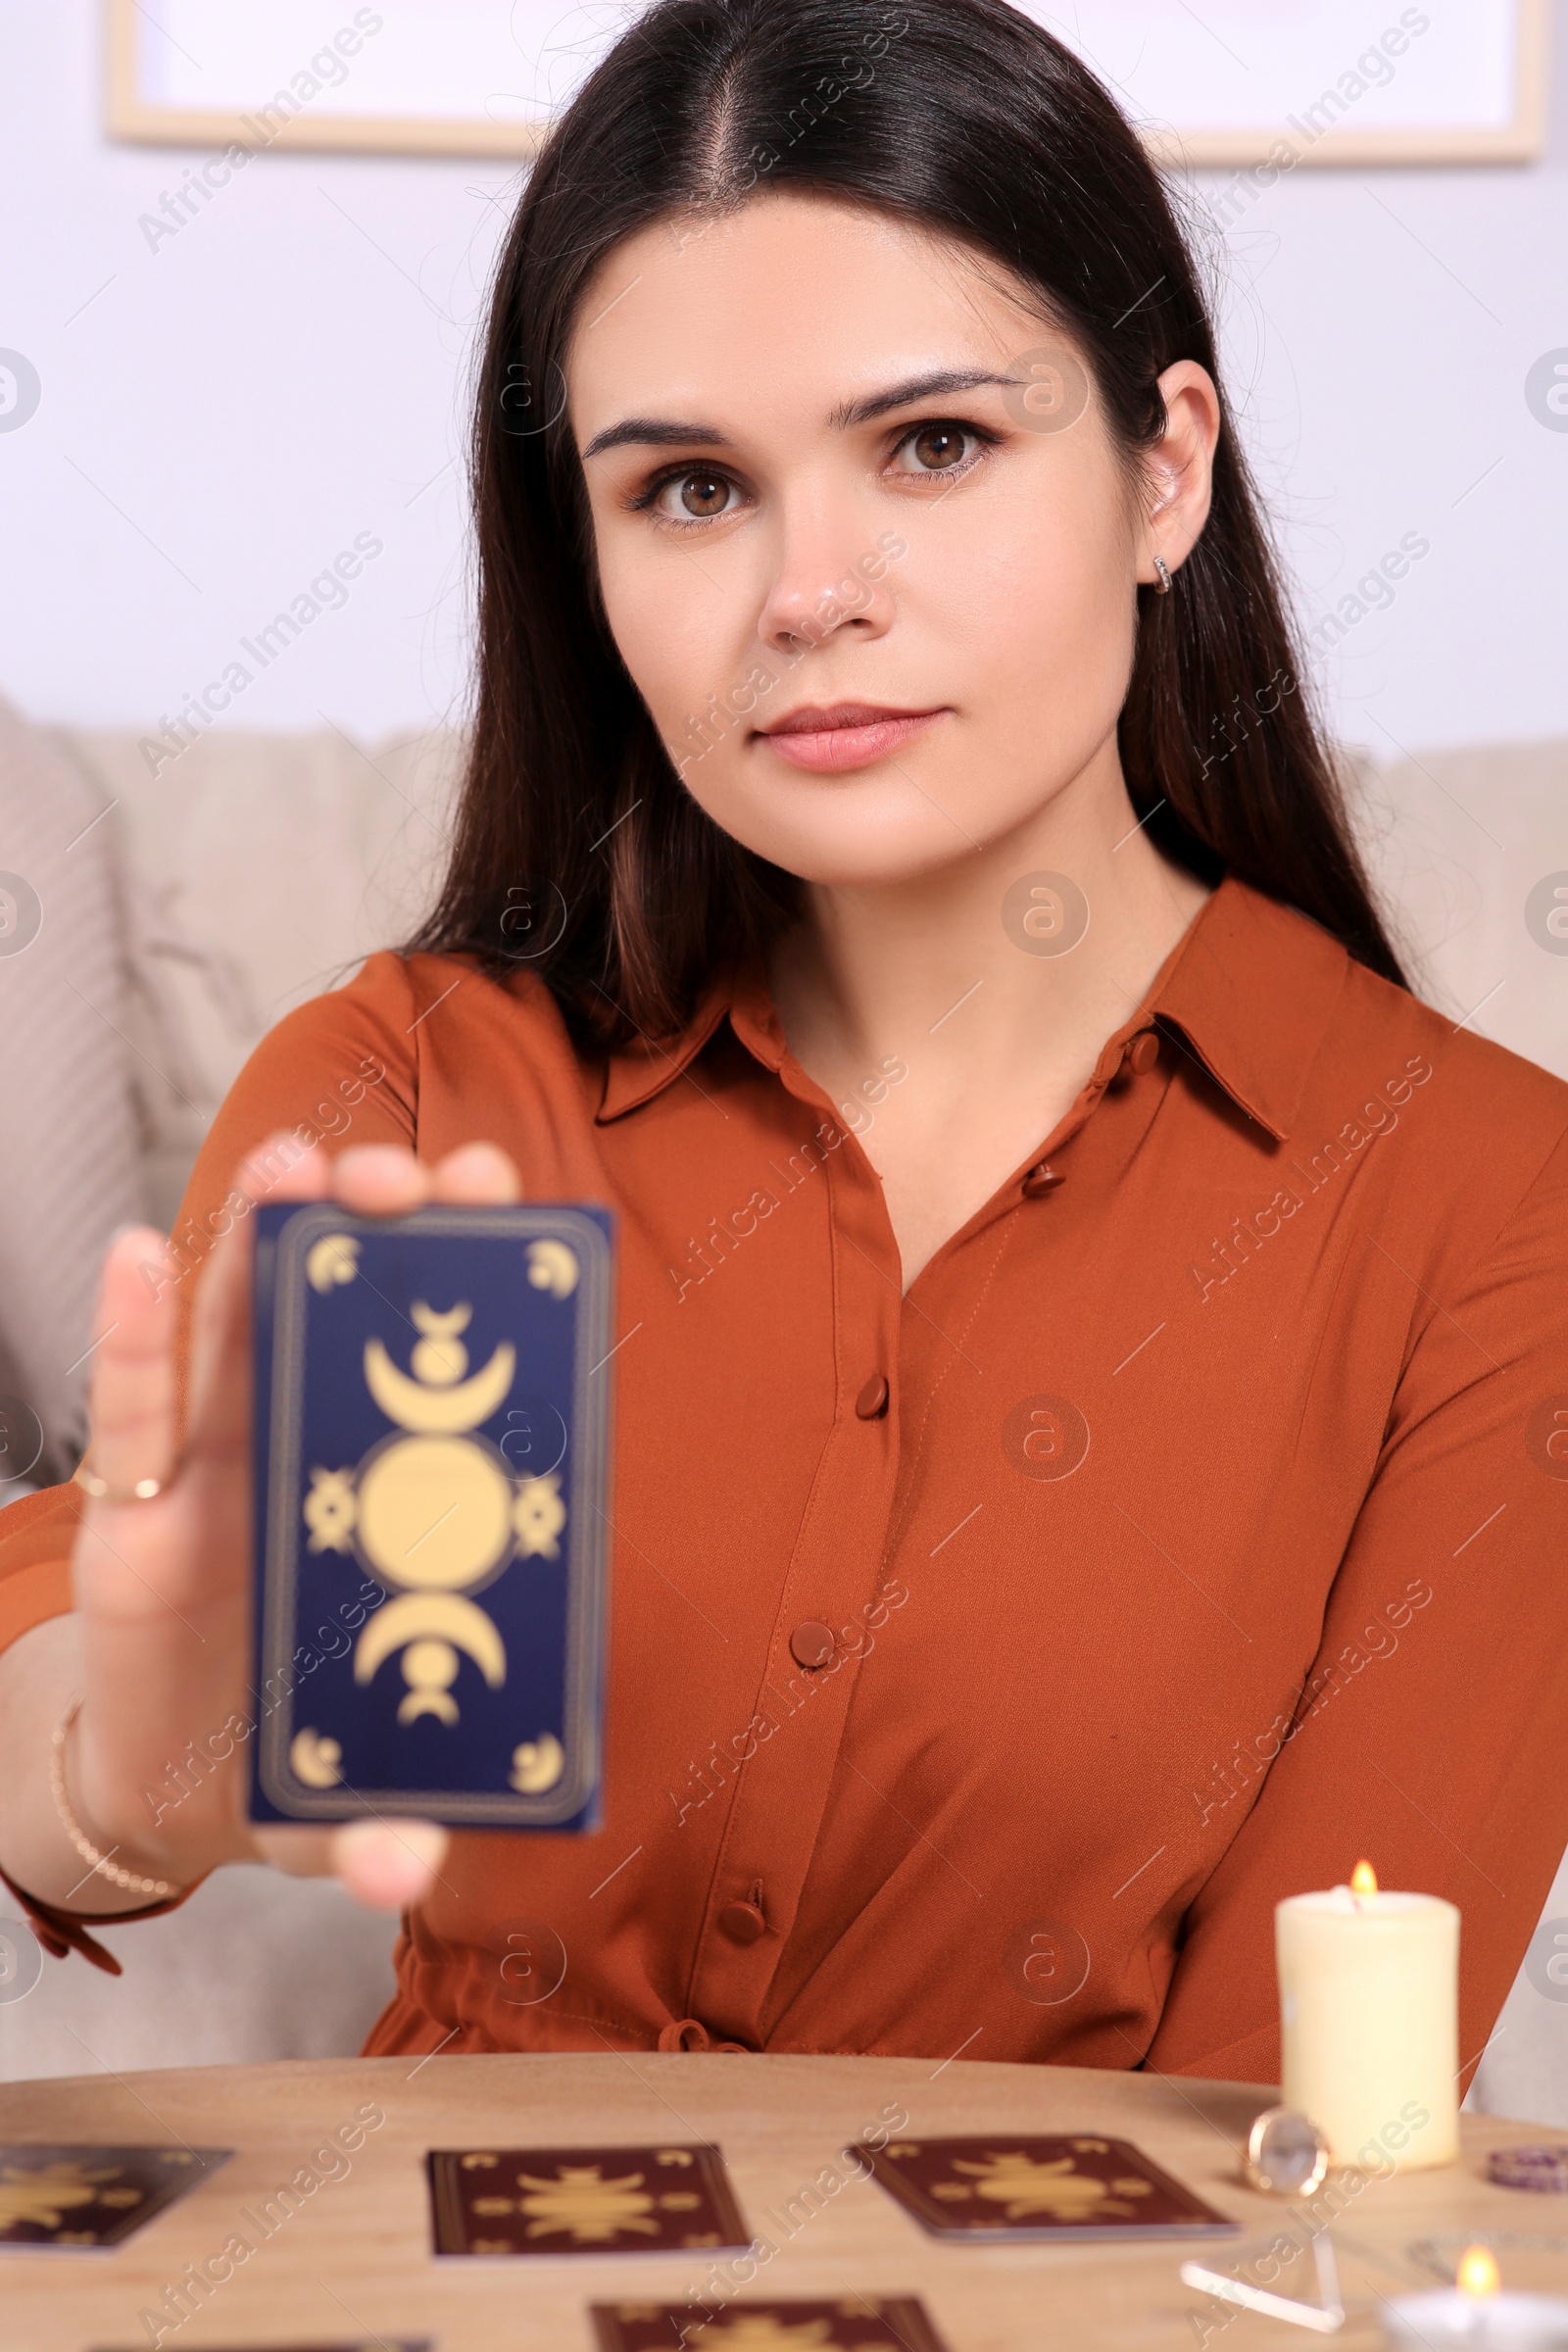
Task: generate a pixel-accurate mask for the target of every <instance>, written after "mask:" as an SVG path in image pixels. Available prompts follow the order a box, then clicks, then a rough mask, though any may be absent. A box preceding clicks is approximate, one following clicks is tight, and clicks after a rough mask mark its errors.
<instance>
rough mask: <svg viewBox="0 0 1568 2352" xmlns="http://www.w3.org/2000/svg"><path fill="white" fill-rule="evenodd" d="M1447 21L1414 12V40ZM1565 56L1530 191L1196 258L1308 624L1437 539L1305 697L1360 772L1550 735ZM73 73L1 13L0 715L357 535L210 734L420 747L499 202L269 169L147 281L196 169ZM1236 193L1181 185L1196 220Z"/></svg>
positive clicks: (1330, 220)
mask: <svg viewBox="0 0 1568 2352" xmlns="http://www.w3.org/2000/svg"><path fill="white" fill-rule="evenodd" d="M1463 5H1464V0H1431V7H1432V14H1433V17H1434V30H1433V32H1432V33H1431V34H1430V35H1429V36H1428V37H1429V38H1430V39H1438V38H1441V35H1442V20H1443V18H1444V16H1445V13H1446V10H1447V11H1451V10H1452V9H1454V8H1462V6H1463ZM1556 20H1557V21H1556V25H1555V28H1554V29H1555V32H1556V41H1555V50H1556V64H1555V68H1554V73H1555V83H1556V103H1555V106H1554V110H1553V112H1554V125H1555V127H1554V135H1553V141H1552V146H1551V149H1550V152H1549V154H1548V156H1547V158H1546V160H1545V161H1544V163H1542V164H1541V165H1539V166H1529V167H1523V166H1511V167H1506V168H1492V169H1468V170H1422V171H1369V170H1366V169H1348V170H1343V171H1325V170H1308V169H1301V170H1299V171H1297V172H1294V173H1292V174H1291V175H1289V176H1288V177H1287V178H1285V179H1283V180H1281V181H1280V182H1279V184H1278V185H1277V186H1275V187H1274V188H1272V189H1271V190H1269V191H1267V192H1266V193H1264V194H1262V195H1261V196H1259V197H1258V199H1257V201H1256V202H1255V203H1253V204H1251V205H1250V207H1249V208H1248V209H1246V210H1245V212H1243V213H1241V215H1240V217H1239V218H1237V220H1236V221H1235V223H1234V225H1233V226H1232V227H1231V228H1230V229H1229V231H1228V232H1227V233H1226V234H1225V235H1224V236H1223V237H1221V238H1217V240H1216V243H1217V258H1218V260H1219V262H1220V265H1221V267H1222V269H1223V272H1224V280H1225V286H1224V293H1223V299H1222V309H1223V319H1224V336H1225V342H1226V347H1227V351H1228V356H1229V368H1230V376H1231V383H1232V388H1233V391H1234V393H1235V394H1236V396H1237V397H1238V399H1239V401H1240V402H1241V404H1242V409H1243V414H1244V417H1245V420H1246V431H1247V434H1248V436H1249V439H1250V446H1251V448H1252V451H1253V454H1254V457H1255V460H1256V463H1257V466H1258V469H1259V472H1260V475H1261V477H1262V480H1263V483H1264V486H1265V489H1266V491H1267V492H1268V493H1269V494H1270V496H1271V497H1272V499H1273V500H1274V502H1275V505H1276V509H1277V511H1278V513H1279V515H1280V518H1281V524H1282V531H1283V537H1284V542H1285V545H1286V548H1287V551H1288V554H1289V557H1290V560H1291V562H1292V564H1293V566H1294V568H1295V571H1296V573H1297V576H1298V578H1299V592H1300V598H1301V604H1302V610H1303V613H1305V614H1306V616H1307V617H1308V619H1309V620H1310V619H1316V618H1317V617H1318V616H1320V615H1321V614H1323V613H1327V612H1329V611H1330V610H1332V609H1333V607H1334V606H1335V604H1336V602H1337V600H1338V599H1339V598H1340V597H1341V596H1343V595H1344V594H1346V593H1347V591H1348V590H1350V589H1352V588H1353V586H1354V583H1355V581H1356V580H1357V579H1358V578H1359V577H1361V576H1362V575H1363V574H1365V573H1366V571H1367V570H1368V569H1369V567H1370V566H1372V565H1373V564H1376V563H1377V562H1378V560H1379V559H1380V558H1381V557H1382V556H1383V555H1384V553H1385V552H1386V551H1388V550H1389V549H1392V548H1395V547H1397V545H1398V543H1399V541H1400V540H1401V538H1402V537H1404V536H1405V534H1407V533H1415V534H1418V535H1419V536H1420V537H1421V538H1424V539H1426V540H1428V541H1429V542H1430V552H1429V553H1428V554H1427V555H1426V556H1425V557H1424V558H1423V559H1422V560H1421V561H1420V562H1419V563H1418V564H1415V565H1413V566H1412V568H1411V570H1410V572H1409V574H1408V576H1407V577H1406V578H1405V579H1404V580H1403V581H1401V582H1400V584H1399V586H1398V589H1397V596H1396V600H1395V602H1394V603H1393V605H1392V606H1391V607H1389V608H1388V609H1387V610H1386V611H1384V612H1381V613H1376V612H1374V613H1369V615H1368V617H1367V618H1366V619H1364V620H1362V621H1360V622H1358V623H1357V625H1356V626H1355V627H1354V628H1353V630H1352V631H1351V632H1350V633H1349V635H1348V637H1347V639H1346V640H1345V642H1344V644H1343V645H1342V646H1341V647H1339V649H1338V650H1337V652H1336V655H1335V656H1334V658H1333V661H1332V663H1331V666H1330V669H1329V673H1328V677H1327V681H1326V683H1327V686H1328V689H1329V692H1330V695H1331V704H1332V706H1333V707H1334V708H1335V709H1336V710H1337V715H1338V721H1339V725H1340V729H1341V732H1342V733H1343V734H1345V735H1346V736H1348V738H1349V739H1351V740H1353V741H1357V742H1361V743H1365V744H1367V745H1369V746H1371V747H1372V748H1373V749H1374V751H1375V752H1377V753H1378V754H1379V755H1380V756H1381V757H1384V758H1392V757H1394V756H1395V754H1396V748H1397V746H1399V745H1404V746H1409V747H1412V748H1420V747H1432V746H1439V745H1448V744H1461V743H1473V742H1483V741H1491V740H1495V739H1512V740H1516V741H1523V740H1528V739H1530V738H1539V737H1543V736H1551V735H1568V662H1565V661H1564V659H1563V647H1564V622H1565V619H1568V494H1565V493H1568V433H1557V432H1552V431H1548V430H1546V429H1545V428H1544V426H1543V425H1541V424H1540V423H1538V422H1537V421H1536V419H1535V418H1534V417H1532V416H1531V414H1530V412H1529V411H1528V409H1527V407H1526V405H1525V398H1524V379H1525V375H1526V372H1527V370H1528V368H1530V366H1531V363H1532V362H1533V361H1535V360H1536V359H1537V358H1538V357H1539V356H1540V355H1541V354H1542V353H1543V352H1545V351H1547V350H1551V349H1554V348H1557V347H1562V346H1568V251H1565V249H1568V148H1565V140H1564V133H1563V129H1562V124H1563V121H1564V117H1565V115H1568V106H1565V103H1564V101H1565V98H1568V0H1558V6H1557V9H1556ZM1204 37H1205V36H1204V34H1203V32H1202V30H1201V25H1199V24H1198V22H1197V20H1196V19H1195V29H1194V33H1193V38H1194V40H1195V41H1201V40H1202V39H1203V38H1204ZM101 71H102V69H101V60H100V55H99V25H98V9H97V7H96V5H94V0H51V5H50V6H48V7H40V6H38V5H37V0H0V123H3V138H0V219H3V221H4V222H5V228H4V236H3V256H4V258H3V262H0V269H3V271H4V281H3V293H0V346H6V347H11V348H15V349H18V350H20V351H22V352H24V353H25V355H26V356H27V357H28V358H29V359H30V360H31V361H32V363H33V365H34V366H35V367H36V368H37V370H38V373H39V376H40V378H41V382H42V398H41V403H40V406H39V408H38V411H37V413H36V415H35V416H34V417H32V418H31V420H30V421H29V422H28V423H27V424H26V425H25V427H24V428H22V429H21V430H18V431H14V432H9V433H7V432H0V531H3V547H4V561H3V564H0V691H4V692H6V693H8V694H9V695H11V696H12V697H13V698H14V699H15V700H16V701H17V702H18V703H19V704H20V705H21V706H22V707H23V709H24V710H25V711H28V712H29V713H30V714H32V715H34V716H37V717H41V718H48V719H55V720H67V721H74V722H76V723H81V724H119V723H130V722H137V721H147V720H152V719H156V718H157V717H158V716H159V715H160V714H161V713H163V712H165V711H173V710H174V709H175V708H176V707H177V704H178V703H179V702H181V701H183V700H184V699H186V698H187V697H188V695H189V694H190V693H191V692H192V691H194V690H196V689H199V688H201V687H203V686H204V685H206V683H207V682H208V681H209V680H210V679H214V678H217V677H219V676H221V672H222V670H223V667H224V665H225V663H227V662H230V661H232V660H233V659H234V658H235V654H236V649H237V646H238V641H239V639H240V638H241V637H243V636H253V635H254V632H255V630H256V629H257V627H258V626H259V625H261V624H264V623H265V622H266V621H267V620H268V619H270V616H271V615H272V614H273V613H275V612H276V611H277V610H278V609H279V607H280V606H283V605H286V604H287V603H288V602H289V600H290V599H291V598H293V597H294V596H295V595H296V594H298V593H299V592H300V591H301V590H302V589H304V588H306V587H307V585H308V583H309V582H310V580H311V579H312V578H313V577H314V576H315V575H317V574H318V573H319V572H320V571H321V569H322V568H323V566H325V565H326V564H329V563H330V562H331V561H332V559H333V558H334V557H335V556H336V555H337V554H338V553H339V551H341V550H343V549H345V548H347V547H349V546H350V545H351V544H352V542H353V541H354V539H355V537H356V535H357V534H360V533H369V534H371V535H372V536H373V537H375V538H377V539H379V540H380V541H381V542H382V547H383V552H382V553H381V554H380V556H378V557H377V558H376V559H375V560H374V561H373V562H372V563H370V564H368V566H367V567H366V569H365V571H364V573H363V574H362V576H361V577H360V578H359V579H357V580H356V581H355V582H354V584H353V586H352V588H351V590H350V593H349V598H348V602H347V603H346V605H345V606H343V608H342V609H341V610H338V611H334V612H329V613H324V614H323V615H322V616H321V618H320V619H319V620H318V621H316V622H315V623H314V624H313V625H312V626H311V627H310V629H309V630H307V631H306V633H305V634H304V635H303V636H302V637H301V638H300V639H299V640H298V642H297V643H295V644H293V645H291V646H290V647H289V648H288V650H287V652H286V653H285V654H284V655H283V656H282V657H281V658H280V659H278V660H277V661H276V662H275V663H273V664H272V665H271V666H270V668H269V669H268V670H267V671H266V672H265V673H262V674H259V675H257V676H256V678H255V682H254V683H253V684H252V685H251V686H250V687H249V688H248V689H247V690H246V692H245V693H244V694H243V695H242V696H241V697H240V698H239V699H238V700H237V701H236V703H235V704H234V706H233V708H232V711H230V713H229V717H230V721H231V722H232V723H243V724H245V725H247V726H255V725H266V726H286V727H301V726H308V725H315V724H317V723H318V721H319V714H320V713H322V712H324V713H326V714H327V715H328V716H329V717H331V718H332V719H334V720H336V721H337V722H339V723H340V724H342V725H344V726H346V727H348V728H350V729H353V730H355V731H358V732H364V733H375V732H377V731H379V730H381V729H384V728H390V727H394V726H401V725H422V724H423V723H425V722H426V721H427V720H429V719H430V718H431V716H432V715H439V714H443V713H446V712H448V711H450V710H451V708H452V707H453V704H454V701H455V699H456V698H458V697H460V696H461V691H462V681H463V677H464V669H465V648H466V610H467V607H466V575H465V567H464V507H463V491H462V479H461V465H457V464H453V463H452V461H453V460H454V459H455V458H456V457H457V456H458V453H459V452H460V450H461V447H462V441H463V434H464V407H465V397H464V379H465V368H466V359H467V355H468V353H469V350H470V346H471V341H472V337H473V333H474V329H475V323H476V319H477V318H478V315H479V310H480V305H481V299H482V291H483V286H484V282H485V277H486V272H487V270H488V267H489V263H490V260H491V256H492V253H493V249H494V246H495V242H496V238H497V235H498V232H499V229H500V227H501V224H502V221H503V214H504V208H505V206H506V203H507V201H508V197H509V194H510V192H511V190H512V189H513V187H514V186H515V175H514V173H513V172H511V171H510V170H509V169H507V168H504V167H502V166H499V165H495V164H490V163H481V162H461V161H422V160H421V161H415V160H409V161H396V160H388V159H381V158H369V159H366V160H351V159H348V158H345V157H340V156H321V157H317V156H311V155H280V154H277V153H276V152H272V153H269V154H265V155H262V156H261V157H259V158H257V159H256V160H255V161H254V162H253V163H252V164H251V165H250V166H249V167H248V168H247V169H246V170H245V172H243V173H242V174H239V175H237V176H236V178H235V179H234V181H233V182H232V184H230V185H229V186H228V187H226V188H225V189H223V190H222V191H221V194H220V196H219V197H218V198H217V199H216V200H215V201H214V202H213V203H212V204H211V205H210V206H209V207H208V208H206V209H205V210H204V211H202V212H201V213H200V214H199V215H198V217H197V218H196V219H194V220H193V221H190V222H189V223H188V224H187V225H186V226H185V227H183V228H182V229H181V230H180V232H179V234H178V235H177V236H174V237H172V238H169V239H167V240H165V241H163V242H162V243H160V244H159V246H158V247H157V249H156V251H154V250H149V247H148V244H147V240H146V237H145V235H144V233H143V231H142V230H141V229H140V228H139V227H138V225H137V221H138V216H139V215H141V214H142V213H143V212H146V211H151V210H155V209H156V207H157V205H158V203H159V200H160V198H161V196H162V195H163V193H164V191H166V190H168V189H170V188H172V187H173V186H175V185H177V183H178V180H179V178H180V175H181V174H182V173H183V172H184V171H185V170H186V168H187V167H188V165H189V164H190V163H191V162H192V161H200V156H199V155H196V156H194V157H193V155H192V154H191V153H190V152H188V151H176V150H166V151H160V150H156V149H147V148H139V147H129V146H114V145H111V144H109V143H108V142H107V141H106V139H105V138H104V136H103V133H102V130H101V128H100V118H101V106H100V98H99V89H100V82H101ZM1228 177H1229V175H1228V174H1223V173H1213V174H1206V175H1204V176H1203V177H1202V178H1201V180H1200V181H1199V183H1198V184H1197V188H1196V190H1195V194H1196V196H1197V197H1198V199H1199V200H1200V207H1202V205H1203V204H1204V203H1206V201H1207V200H1209V199H1212V198H1213V197H1214V196H1215V195H1216V194H1218V193H1219V191H1220V190H1221V189H1222V188H1223V186H1224V183H1225V181H1226V179H1227V178H1228ZM1203 217H1204V218H1207V219H1210V220H1211V218H1212V216H1211V214H1204V216H1203ZM443 469H445V470H443ZM248 666H251V667H252V668H254V667H255V665H254V663H250V664H248Z"/></svg>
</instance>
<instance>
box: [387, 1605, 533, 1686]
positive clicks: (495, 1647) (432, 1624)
mask: <svg viewBox="0 0 1568 2352" xmlns="http://www.w3.org/2000/svg"><path fill="white" fill-rule="evenodd" d="M423 1635H434V1636H435V1638H436V1639H437V1640H438V1641H441V1642H451V1643H452V1645H453V1647H454V1648H455V1649H463V1650H466V1651H467V1654H468V1656H469V1657H470V1658H471V1659H472V1660H473V1662H474V1664H475V1665H476V1666H477V1667H478V1669H479V1672H480V1673H481V1674H482V1675H483V1676H484V1679H485V1681H486V1682H487V1683H488V1684H489V1686H490V1688H491V1690H492V1691H499V1690H500V1688H501V1686H502V1684H503V1683H504V1682H505V1681H506V1679H507V1650H506V1644H505V1642H503V1641H502V1639H501V1636H500V1635H499V1634H498V1633H497V1632H496V1629H495V1627H494V1626H493V1625H492V1624H491V1622H490V1620H489V1618H488V1617H487V1616H486V1615H485V1613H484V1611H483V1609H481V1608H478V1607H476V1606H475V1604H474V1603H473V1602H472V1601H471V1600H465V1599H464V1598H463V1596H462V1594H461V1593H399V1595H398V1597H397V1599H396V1600H386V1601H383V1602H382V1603H381V1606H380V1607H379V1608H378V1609H376V1610H374V1611H373V1612H372V1614H371V1615H370V1616H369V1617H368V1618H367V1619H366V1621H365V1631H364V1633H363V1634H362V1635H361V1636H360V1639H359V1641H358V1642H357V1643H356V1645H355V1650H354V1680H355V1681H356V1682H357V1683H368V1681H369V1680H370V1677H371V1676H372V1675H373V1674H374V1672H375V1670H376V1668H377V1667H378V1666H379V1665H380V1664H381V1662H382V1660H383V1659H384V1658H389V1657H390V1656H391V1655H392V1652H393V1651H394V1650H395V1649H401V1648H402V1647H403V1644H404V1643H405V1642H414V1641H417V1640H418V1639H419V1638H420V1637H421V1636H423Z"/></svg>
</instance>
